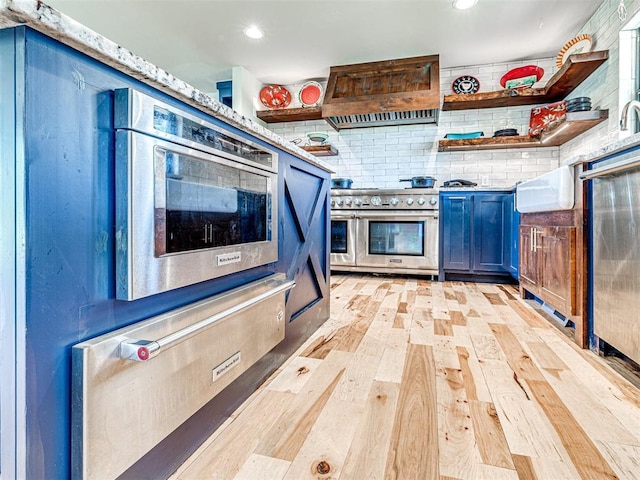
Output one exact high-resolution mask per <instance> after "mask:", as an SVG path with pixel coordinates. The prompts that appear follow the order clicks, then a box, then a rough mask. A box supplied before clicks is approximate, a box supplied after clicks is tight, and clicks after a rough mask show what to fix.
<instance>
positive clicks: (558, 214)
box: [519, 165, 588, 348]
mask: <svg viewBox="0 0 640 480" xmlns="http://www.w3.org/2000/svg"><path fill="white" fill-rule="evenodd" d="M582 171H583V165H577V166H576V167H575V171H574V191H575V197H574V198H575V204H574V207H573V209H572V210H559V211H553V212H537V213H523V214H521V215H520V255H519V257H520V265H519V268H520V278H519V279H520V294H521V296H522V297H523V298H524V297H530V296H532V295H533V296H535V297H537V298H538V299H540V300H542V301H544V302H545V303H547V304H548V305H550V306H551V307H553V308H554V309H555V310H556V311H557V312H558V313H560V314H561V315H563V316H564V317H565V318H566V319H567V320H568V321H569V322H571V324H572V325H569V326H573V327H574V329H575V336H574V341H575V342H576V343H577V344H578V345H579V346H580V347H582V348H587V346H588V328H587V324H588V308H587V293H586V292H587V268H586V265H587V242H586V239H585V228H584V225H585V218H586V211H585V192H584V189H583V188H582V181H581V180H580V173H581V172H582Z"/></svg>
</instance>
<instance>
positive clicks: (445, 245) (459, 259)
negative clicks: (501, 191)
mask: <svg viewBox="0 0 640 480" xmlns="http://www.w3.org/2000/svg"><path fill="white" fill-rule="evenodd" d="M472 201H473V196H472V195H465V194H461V195H448V194H441V196H440V209H441V212H440V219H441V224H440V226H441V228H442V227H443V226H444V228H443V229H442V232H441V234H440V238H441V241H440V252H441V254H440V258H441V259H442V260H441V264H442V268H443V269H444V270H470V269H471V244H470V242H471V202H472Z"/></svg>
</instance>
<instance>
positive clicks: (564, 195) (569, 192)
mask: <svg viewBox="0 0 640 480" xmlns="http://www.w3.org/2000/svg"><path fill="white" fill-rule="evenodd" d="M573 204H574V186H573V168H572V167H569V166H563V167H560V168H556V169H555V170H552V171H550V172H549V173H545V174H544V175H540V176H539V177H536V178H534V179H532V180H528V181H526V182H522V183H521V184H519V185H518V186H517V187H516V208H517V209H518V211H519V212H520V213H530V212H549V211H553V210H570V209H572V208H573Z"/></svg>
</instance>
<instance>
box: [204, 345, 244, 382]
mask: <svg viewBox="0 0 640 480" xmlns="http://www.w3.org/2000/svg"><path fill="white" fill-rule="evenodd" d="M239 363H240V352H236V353H234V354H233V355H231V356H230V357H229V358H227V359H226V360H225V361H224V362H222V363H221V364H220V365H218V366H217V367H214V369H213V378H212V380H211V381H212V382H215V381H216V380H217V379H218V378H220V377H221V376H222V375H224V374H225V373H227V372H228V371H229V370H231V369H232V368H233V367H235V366H236V365H238V364H239Z"/></svg>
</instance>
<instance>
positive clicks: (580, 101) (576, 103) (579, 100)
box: [567, 97, 591, 112]
mask: <svg viewBox="0 0 640 480" xmlns="http://www.w3.org/2000/svg"><path fill="white" fill-rule="evenodd" d="M587 110H591V98H589V97H576V98H571V99H569V100H567V112H586V111H587Z"/></svg>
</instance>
